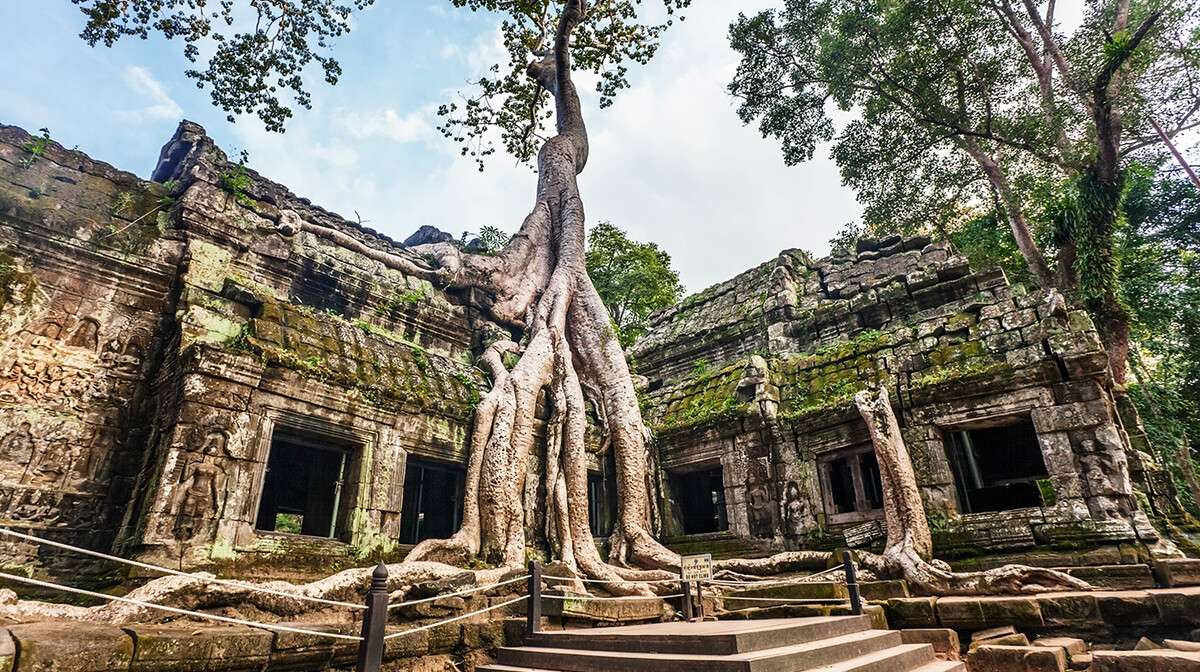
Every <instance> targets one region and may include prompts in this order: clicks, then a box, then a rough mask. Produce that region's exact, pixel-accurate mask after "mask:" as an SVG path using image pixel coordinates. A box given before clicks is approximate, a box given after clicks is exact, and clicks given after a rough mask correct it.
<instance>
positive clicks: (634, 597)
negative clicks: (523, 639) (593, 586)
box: [542, 593, 683, 602]
mask: <svg viewBox="0 0 1200 672" xmlns="http://www.w3.org/2000/svg"><path fill="white" fill-rule="evenodd" d="M676 597H683V593H676V594H674V595H625V596H622V597H594V596H591V595H587V596H584V595H579V596H575V595H550V594H547V593H542V599H543V600H591V601H593V602H604V601H613V600H670V599H673V598H676Z"/></svg>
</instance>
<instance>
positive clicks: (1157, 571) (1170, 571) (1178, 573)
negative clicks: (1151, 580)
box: [1154, 558, 1200, 588]
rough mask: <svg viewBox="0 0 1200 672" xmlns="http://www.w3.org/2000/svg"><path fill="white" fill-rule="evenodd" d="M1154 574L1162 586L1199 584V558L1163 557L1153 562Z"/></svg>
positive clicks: (1172, 586)
mask: <svg viewBox="0 0 1200 672" xmlns="http://www.w3.org/2000/svg"><path fill="white" fill-rule="evenodd" d="M1154 575H1155V576H1156V577H1158V580H1159V581H1160V582H1161V583H1162V585H1164V586H1168V587H1171V588H1174V587H1175V586H1200V560H1197V559H1195V558H1163V559H1161V560H1156V561H1155V562H1154Z"/></svg>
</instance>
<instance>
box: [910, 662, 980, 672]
mask: <svg viewBox="0 0 1200 672" xmlns="http://www.w3.org/2000/svg"><path fill="white" fill-rule="evenodd" d="M966 670H967V664H966V663H964V662H963V661H961V660H935V661H933V662H932V663H925V664H924V665H922V666H920V667H917V668H914V669H912V670H911V672H966Z"/></svg>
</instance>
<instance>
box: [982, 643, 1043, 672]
mask: <svg viewBox="0 0 1200 672" xmlns="http://www.w3.org/2000/svg"><path fill="white" fill-rule="evenodd" d="M1033 650H1034V648H1033V647H1031V646H997V645H990V644H985V645H982V646H978V647H976V648H975V649H974V650H973V651H971V653H970V654H969V655H968V656H967V660H968V662H969V665H970V669H971V672H1021V671H1022V670H1024V669H1025V656H1026V654H1028V653H1029V652H1031V651H1033Z"/></svg>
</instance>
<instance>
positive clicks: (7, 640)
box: [0, 628, 17, 672]
mask: <svg viewBox="0 0 1200 672" xmlns="http://www.w3.org/2000/svg"><path fill="white" fill-rule="evenodd" d="M16 660H17V647H16V645H15V644H14V643H13V638H12V635H10V634H8V628H0V672H12V669H13V664H14V663H15V662H16Z"/></svg>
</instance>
